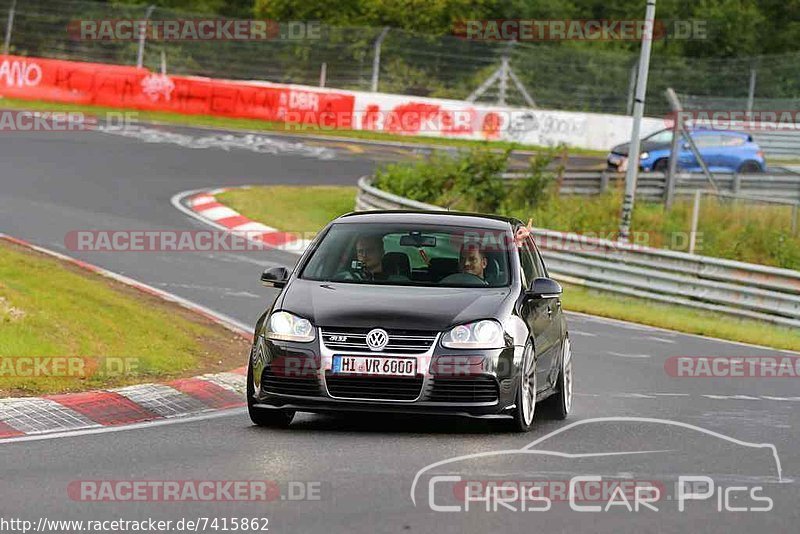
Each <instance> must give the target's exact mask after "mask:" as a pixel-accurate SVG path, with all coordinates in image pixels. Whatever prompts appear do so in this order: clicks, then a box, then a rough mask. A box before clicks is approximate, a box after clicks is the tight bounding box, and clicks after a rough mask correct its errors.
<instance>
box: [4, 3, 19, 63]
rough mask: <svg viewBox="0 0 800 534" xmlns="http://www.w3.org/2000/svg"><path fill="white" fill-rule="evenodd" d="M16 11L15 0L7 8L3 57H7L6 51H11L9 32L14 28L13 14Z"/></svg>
mask: <svg viewBox="0 0 800 534" xmlns="http://www.w3.org/2000/svg"><path fill="white" fill-rule="evenodd" d="M16 10H17V0H14V1H13V2H11V7H10V8H8V22H6V38H5V41H3V55H4V56H7V55H8V51H9V50H10V49H11V30H12V29H13V28H14V13H15V12H16Z"/></svg>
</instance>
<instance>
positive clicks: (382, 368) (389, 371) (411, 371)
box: [331, 356, 417, 376]
mask: <svg viewBox="0 0 800 534" xmlns="http://www.w3.org/2000/svg"><path fill="white" fill-rule="evenodd" d="M331 371H332V372H333V373H335V374H342V375H372V376H415V375H416V374H417V359H416V358H381V357H379V356H334V357H333V367H332V368H331Z"/></svg>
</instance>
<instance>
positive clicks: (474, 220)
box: [334, 210, 522, 230]
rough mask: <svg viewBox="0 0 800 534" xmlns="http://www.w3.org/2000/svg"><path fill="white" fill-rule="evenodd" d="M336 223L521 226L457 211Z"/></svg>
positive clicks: (385, 213)
mask: <svg viewBox="0 0 800 534" xmlns="http://www.w3.org/2000/svg"><path fill="white" fill-rule="evenodd" d="M334 222H336V223H346V224H361V223H390V224H393V223H404V222H414V223H418V224H441V225H446V226H467V227H469V226H477V227H481V228H486V229H493V230H507V229H508V226H509V225H512V226H513V225H515V224H522V223H521V222H520V221H519V220H518V219H515V218H513V217H502V216H500V215H487V214H484V213H467V212H459V211H423V210H376V211H360V212H351V213H347V214H345V215H342V216H341V217H339V218H337V219H335V220H334Z"/></svg>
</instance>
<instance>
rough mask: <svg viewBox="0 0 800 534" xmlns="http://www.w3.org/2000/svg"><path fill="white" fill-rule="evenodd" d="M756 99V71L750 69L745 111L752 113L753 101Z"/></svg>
mask: <svg viewBox="0 0 800 534" xmlns="http://www.w3.org/2000/svg"><path fill="white" fill-rule="evenodd" d="M755 97H756V69H754V68H753V69H750V88H749V89H748V91H747V111H753V100H754V99H755Z"/></svg>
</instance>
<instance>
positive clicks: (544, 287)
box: [528, 278, 562, 299]
mask: <svg viewBox="0 0 800 534" xmlns="http://www.w3.org/2000/svg"><path fill="white" fill-rule="evenodd" d="M561 292H562V289H561V284H559V283H558V282H556V281H555V280H553V279H551V278H536V279H535V280H534V281H533V284H532V285H531V288H530V290H528V294H529V295H530V296H531V297H532V298H535V299H552V298H556V297H560V296H561Z"/></svg>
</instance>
